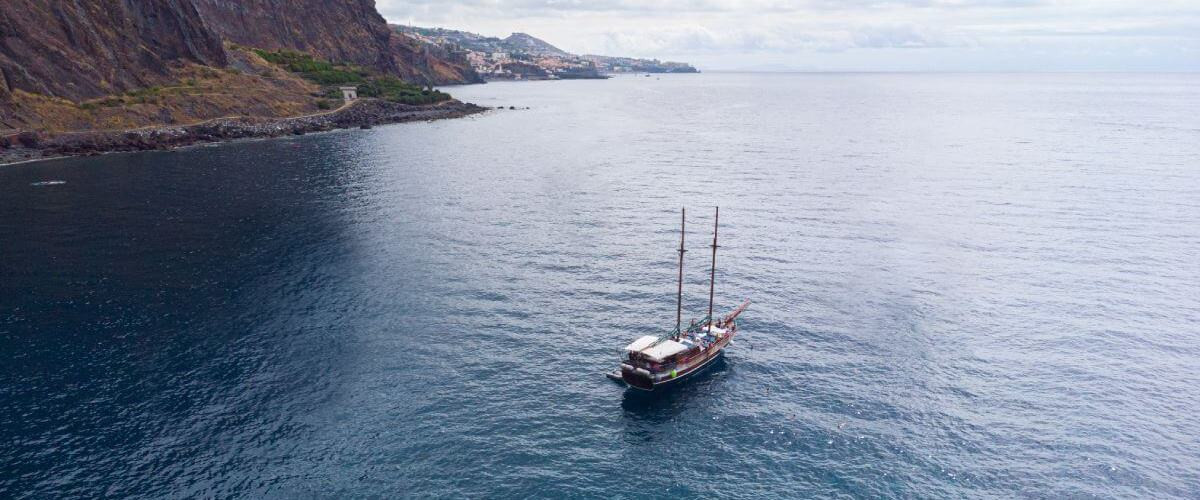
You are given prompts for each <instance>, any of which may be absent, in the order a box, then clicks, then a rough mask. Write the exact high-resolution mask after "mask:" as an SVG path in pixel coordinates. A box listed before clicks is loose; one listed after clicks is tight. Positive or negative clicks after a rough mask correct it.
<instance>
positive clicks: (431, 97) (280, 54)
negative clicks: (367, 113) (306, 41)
mask: <svg viewBox="0 0 1200 500" xmlns="http://www.w3.org/2000/svg"><path fill="white" fill-rule="evenodd" d="M254 52H255V53H256V54H258V56H259V57H262V58H263V59H264V60H266V61H267V62H270V63H272V64H275V65H278V66H280V67H283V68H284V69H286V70H288V71H291V72H293V73H296V74H298V75H300V76H301V77H302V78H304V79H306V80H308V81H311V82H314V83H316V84H318V85H323V86H328V87H331V88H328V89H326V90H325V96H326V97H329V98H331V99H336V98H340V97H341V92H340V91H339V90H338V89H337V88H336V86H342V85H347V86H349V85H354V86H357V87H358V95H359V96H361V97H377V98H380V99H386V100H389V101H392V102H398V103H402V104H431V103H435V102H441V101H446V100H449V99H450V94H447V93H445V92H440V91H437V90H433V89H432V88H422V87H420V86H418V85H413V84H411V83H408V82H405V81H403V80H401V79H399V78H396V77H394V76H379V75H377V74H375V73H373V72H371V71H368V70H366V69H364V68H362V67H360V66H355V65H353V64H340V63H331V62H328V61H322V60H320V59H317V58H315V57H313V56H312V55H310V54H305V53H303V52H296V51H290V50H281V51H266V50H261V49H255V50H254Z"/></svg>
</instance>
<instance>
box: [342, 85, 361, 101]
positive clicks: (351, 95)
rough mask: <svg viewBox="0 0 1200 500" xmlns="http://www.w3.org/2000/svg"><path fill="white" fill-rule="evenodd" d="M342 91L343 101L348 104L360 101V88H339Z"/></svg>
mask: <svg viewBox="0 0 1200 500" xmlns="http://www.w3.org/2000/svg"><path fill="white" fill-rule="evenodd" d="M338 88H339V89H341V91H342V99H344V100H345V101H346V102H350V101H353V100H355V99H358V87H338Z"/></svg>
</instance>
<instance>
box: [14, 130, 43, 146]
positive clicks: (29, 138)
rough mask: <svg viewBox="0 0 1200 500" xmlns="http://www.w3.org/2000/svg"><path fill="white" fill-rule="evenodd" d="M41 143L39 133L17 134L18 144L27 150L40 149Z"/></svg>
mask: <svg viewBox="0 0 1200 500" xmlns="http://www.w3.org/2000/svg"><path fill="white" fill-rule="evenodd" d="M41 142H42V138H41V136H39V135H38V133H37V132H21V133H20V134H17V144H20V145H22V146H25V147H27V148H30V149H32V148H36V147H38V144H41Z"/></svg>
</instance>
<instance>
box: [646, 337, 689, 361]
mask: <svg viewBox="0 0 1200 500" xmlns="http://www.w3.org/2000/svg"><path fill="white" fill-rule="evenodd" d="M686 350H688V346H685V345H683V344H680V343H679V342H676V341H674V340H664V341H662V343H661V344H658V345H656V346H654V347H651V348H649V349H644V350H643V351H642V354H643V355H645V356H646V357H647V358H650V359H652V360H654V361H657V362H659V363H661V362H663V360H665V359H667V358H669V357H671V356H674V355H676V354H679V353H681V352H683V351H686Z"/></svg>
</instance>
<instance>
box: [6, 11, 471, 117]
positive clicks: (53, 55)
mask: <svg viewBox="0 0 1200 500" xmlns="http://www.w3.org/2000/svg"><path fill="white" fill-rule="evenodd" d="M2 3H3V6H2V7H0V135H11V134H12V131H14V130H16V131H20V130H40V131H44V132H50V133H61V132H63V131H70V130H97V129H108V130H118V129H123V128H132V127H142V126H149V125H162V124H186V123H195V122H196V121H200V120H207V119H212V118H217V117H226V116H252V117H274V118H279V117H285V116H295V115H296V114H303V113H312V112H314V111H317V110H319V109H325V107H327V106H329V105H331V104H330V102H327V101H329V100H330V99H332V97H331V95H330V94H331V92H330V89H328V88H325V87H328V85H327V84H329V83H330V82H314V81H312V80H311V79H308V80H306V79H304V78H301V77H300V76H299V75H296V74H293V73H290V72H288V71H282V70H281V69H280V68H278V67H277V65H273V64H270V63H268V62H267V61H264V60H262V59H261V58H260V57H259V56H257V55H255V53H254V51H252V50H250V48H251V47H254V48H262V49H267V50H281V49H287V50H293V51H300V52H304V53H308V54H312V55H314V56H317V57H318V58H319V59H322V60H326V61H331V62H335V63H336V62H347V63H352V64H355V65H356V66H358V67H362V68H365V69H366V70H369V71H371V72H373V73H375V74H380V75H390V76H395V77H399V78H402V79H405V80H408V81H411V82H415V83H418V84H447V83H472V82H478V81H482V80H481V79H480V78H479V75H478V74H476V73H475V71H474V70H473V69H472V68H471V66H470V65H469V64H468V63H467V62H466V60H465V58H464V57H463V56H462V55H461V54H456V53H454V52H452V51H449V50H446V49H445V48H443V47H438V46H435V45H431V44H425V43H422V42H420V41H419V40H417V39H414V38H411V37H406V36H404V35H401V34H399V33H395V32H394V31H393V30H392V29H391V28H389V27H388V25H387V23H386V21H384V19H383V17H382V16H380V15H379V13H378V12H377V11H376V10H375V3H374V1H373V0H287V1H284V0H70V1H65V0H3V2H2Z"/></svg>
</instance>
